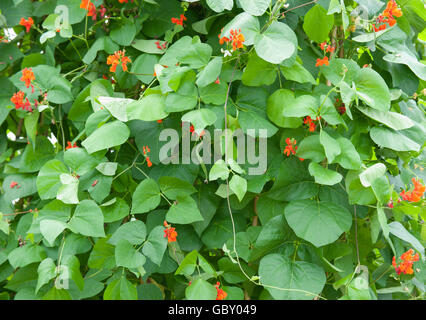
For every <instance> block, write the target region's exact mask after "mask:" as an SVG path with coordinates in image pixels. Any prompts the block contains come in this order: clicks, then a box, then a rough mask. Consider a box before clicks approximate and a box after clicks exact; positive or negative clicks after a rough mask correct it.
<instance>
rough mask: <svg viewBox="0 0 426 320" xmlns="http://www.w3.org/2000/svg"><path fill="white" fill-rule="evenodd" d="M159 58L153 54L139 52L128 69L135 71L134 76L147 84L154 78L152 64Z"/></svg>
mask: <svg viewBox="0 0 426 320" xmlns="http://www.w3.org/2000/svg"><path fill="white" fill-rule="evenodd" d="M158 61H159V59H158V57H157V56H156V55H153V54H147V53H144V54H141V55H140V56H139V57H137V59H136V60H135V61H134V62H133V64H132V68H131V69H130V71H131V72H132V73H136V74H135V76H136V78H138V79H139V80H140V81H142V82H143V83H145V84H149V83H150V82H151V81H152V80H153V79H154V66H155V65H156V64H157V63H158Z"/></svg>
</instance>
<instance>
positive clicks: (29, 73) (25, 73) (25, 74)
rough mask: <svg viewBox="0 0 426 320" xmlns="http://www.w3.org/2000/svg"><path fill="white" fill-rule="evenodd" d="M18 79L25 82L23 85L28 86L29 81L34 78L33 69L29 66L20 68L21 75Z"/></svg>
mask: <svg viewBox="0 0 426 320" xmlns="http://www.w3.org/2000/svg"><path fill="white" fill-rule="evenodd" d="M20 80H21V81H23V82H25V86H26V87H27V88H29V87H30V84H31V81H33V80H35V76H34V73H33V70H32V69H31V68H29V69H28V68H25V69H24V70H22V77H21V79H20Z"/></svg>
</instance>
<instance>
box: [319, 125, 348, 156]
mask: <svg viewBox="0 0 426 320" xmlns="http://www.w3.org/2000/svg"><path fill="white" fill-rule="evenodd" d="M319 136H320V143H321V144H322V146H323V147H324V151H325V155H326V157H327V160H328V162H329V163H332V162H333V161H334V159H335V158H336V157H337V156H338V155H339V154H340V153H341V152H342V150H341V149H340V144H339V142H338V141H337V140H335V139H334V138H332V137H331V136H330V135H329V134H328V133H327V132H325V131H324V130H321V131H320V134H319Z"/></svg>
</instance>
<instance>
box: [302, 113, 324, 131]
mask: <svg viewBox="0 0 426 320" xmlns="http://www.w3.org/2000/svg"><path fill="white" fill-rule="evenodd" d="M320 119H321V117H317V118H316V119H315V120H313V119H312V118H311V117H310V116H307V117H305V118H304V119H303V123H304V124H307V125H308V126H309V132H314V131H315V128H316V124H315V122H314V121H319V120H320Z"/></svg>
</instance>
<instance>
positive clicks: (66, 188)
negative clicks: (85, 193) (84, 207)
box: [56, 173, 79, 204]
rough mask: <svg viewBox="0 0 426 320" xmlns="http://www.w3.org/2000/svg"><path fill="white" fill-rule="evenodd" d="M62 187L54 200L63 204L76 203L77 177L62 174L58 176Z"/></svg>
mask: <svg viewBox="0 0 426 320" xmlns="http://www.w3.org/2000/svg"><path fill="white" fill-rule="evenodd" d="M60 179H61V183H62V185H61V186H60V187H59V189H58V194H57V195H56V199H58V200H61V201H62V202H63V203H67V204H76V203H79V201H78V184H79V180H78V179H77V177H75V176H73V175H70V174H69V173H62V174H61V175H60Z"/></svg>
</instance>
